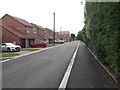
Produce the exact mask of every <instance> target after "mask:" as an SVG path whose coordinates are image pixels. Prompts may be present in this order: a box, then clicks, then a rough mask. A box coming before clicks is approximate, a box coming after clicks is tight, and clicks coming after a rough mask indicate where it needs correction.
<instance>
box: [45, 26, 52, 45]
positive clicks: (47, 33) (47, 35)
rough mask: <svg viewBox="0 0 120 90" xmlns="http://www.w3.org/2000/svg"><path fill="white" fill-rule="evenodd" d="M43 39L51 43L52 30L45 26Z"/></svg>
mask: <svg viewBox="0 0 120 90" xmlns="http://www.w3.org/2000/svg"><path fill="white" fill-rule="evenodd" d="M44 39H45V41H47V42H49V43H53V40H54V32H53V31H52V30H51V29H48V28H45V33H44Z"/></svg>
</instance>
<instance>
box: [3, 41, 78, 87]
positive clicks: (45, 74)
mask: <svg viewBox="0 0 120 90" xmlns="http://www.w3.org/2000/svg"><path fill="white" fill-rule="evenodd" d="M77 45H78V42H72V43H66V44H64V45H61V46H57V47H55V48H51V49H49V50H46V51H42V52H39V53H36V54H32V55H28V56H24V57H20V58H17V59H15V60H10V61H7V62H4V63H3V64H2V72H3V73H2V76H3V78H2V79H3V80H2V82H3V85H2V86H3V88H45V87H46V88H58V87H59V84H60V82H61V80H62V78H63V76H64V73H65V71H66V69H67V66H68V64H69V62H70V59H71V57H72V54H73V53H74V50H75V49H76V47H77Z"/></svg>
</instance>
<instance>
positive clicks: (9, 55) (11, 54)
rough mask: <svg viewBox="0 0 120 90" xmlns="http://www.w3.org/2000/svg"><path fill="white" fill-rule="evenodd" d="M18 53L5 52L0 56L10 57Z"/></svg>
mask: <svg viewBox="0 0 120 90" xmlns="http://www.w3.org/2000/svg"><path fill="white" fill-rule="evenodd" d="M17 55H20V54H18V53H7V54H0V57H12V56H17Z"/></svg>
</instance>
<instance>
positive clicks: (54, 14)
mask: <svg viewBox="0 0 120 90" xmlns="http://www.w3.org/2000/svg"><path fill="white" fill-rule="evenodd" d="M53 30H54V46H55V13H53Z"/></svg>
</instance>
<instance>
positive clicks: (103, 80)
mask: <svg viewBox="0 0 120 90" xmlns="http://www.w3.org/2000/svg"><path fill="white" fill-rule="evenodd" d="M69 88H118V85H117V83H116V82H115V81H114V80H113V78H112V77H111V76H110V75H109V74H108V73H107V72H106V70H105V69H104V68H103V67H102V66H101V64H100V63H99V62H98V61H97V60H96V59H95V58H94V56H93V55H92V54H91V53H90V51H89V50H88V48H87V46H86V45H84V44H83V43H82V42H80V46H79V49H78V52H77V55H76V58H75V62H74V65H73V68H72V71H71V75H70V78H69V80H68V83H67V87H66V90H67V89H69ZM107 90H108V89H107ZM110 90H111V89H110ZM114 90H118V89H114Z"/></svg>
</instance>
